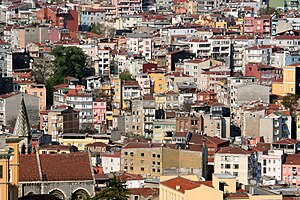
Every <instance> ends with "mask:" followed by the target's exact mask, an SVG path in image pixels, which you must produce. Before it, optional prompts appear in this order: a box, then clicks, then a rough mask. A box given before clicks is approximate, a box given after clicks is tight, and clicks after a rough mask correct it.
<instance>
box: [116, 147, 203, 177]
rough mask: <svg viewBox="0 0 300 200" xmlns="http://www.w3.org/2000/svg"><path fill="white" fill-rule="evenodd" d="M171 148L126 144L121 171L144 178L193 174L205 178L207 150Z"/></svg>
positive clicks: (123, 149) (199, 148) (123, 150)
mask: <svg viewBox="0 0 300 200" xmlns="http://www.w3.org/2000/svg"><path fill="white" fill-rule="evenodd" d="M176 147H177V146H176V145H174V144H158V143H153V144H152V143H147V142H129V143H127V144H126V145H125V146H123V148H122V154H121V169H122V170H124V171H126V172H128V173H132V174H141V175H143V176H144V177H146V178H149V177H160V176H161V175H174V174H176V175H177V174H180V175H187V174H196V175H198V176H203V177H206V172H207V169H206V168H207V148H202V145H190V146H189V147H188V148H186V149H183V148H182V149H180V148H176Z"/></svg>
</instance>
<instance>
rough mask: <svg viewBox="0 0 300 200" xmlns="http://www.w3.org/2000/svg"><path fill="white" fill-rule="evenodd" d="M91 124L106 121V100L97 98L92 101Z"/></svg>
mask: <svg viewBox="0 0 300 200" xmlns="http://www.w3.org/2000/svg"><path fill="white" fill-rule="evenodd" d="M92 118H93V119H92V121H93V125H95V124H105V123H106V100H105V99H103V98H98V99H95V100H94V101H93V117H92Z"/></svg>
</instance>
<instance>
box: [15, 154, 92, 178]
mask: <svg viewBox="0 0 300 200" xmlns="http://www.w3.org/2000/svg"><path fill="white" fill-rule="evenodd" d="M36 156H37V155H36V154H30V155H20V181H21V182H28V181H39V180H40V176H39V170H38V163H37V157H36ZM39 156H40V166H41V171H42V180H43V181H72V180H93V176H92V170H91V164H90V159H89V155H88V154H87V153H70V154H41V155H39Z"/></svg>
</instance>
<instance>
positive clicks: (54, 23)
mask: <svg viewBox="0 0 300 200" xmlns="http://www.w3.org/2000/svg"><path fill="white" fill-rule="evenodd" d="M36 16H37V19H38V20H40V21H41V22H42V23H50V24H51V27H57V28H62V29H67V30H68V31H69V32H75V31H78V19H79V18H78V12H77V11H75V10H71V9H69V8H67V7H64V8H63V7H55V8H42V9H41V10H39V11H37V12H36Z"/></svg>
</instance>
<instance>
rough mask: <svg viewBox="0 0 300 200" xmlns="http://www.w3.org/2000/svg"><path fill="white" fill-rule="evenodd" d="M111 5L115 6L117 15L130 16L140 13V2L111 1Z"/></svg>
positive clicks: (134, 0) (137, 0)
mask: <svg viewBox="0 0 300 200" xmlns="http://www.w3.org/2000/svg"><path fill="white" fill-rule="evenodd" d="M112 4H113V5H114V6H116V9H117V15H118V16H122V15H132V14H136V13H139V12H141V11H142V1H141V0H113V1H112Z"/></svg>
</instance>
